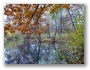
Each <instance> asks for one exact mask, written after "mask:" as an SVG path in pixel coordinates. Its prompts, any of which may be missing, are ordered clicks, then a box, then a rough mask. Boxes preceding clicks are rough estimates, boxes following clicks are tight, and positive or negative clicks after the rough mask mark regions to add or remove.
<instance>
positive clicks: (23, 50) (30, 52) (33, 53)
mask: <svg viewBox="0 0 90 70" xmlns="http://www.w3.org/2000/svg"><path fill="white" fill-rule="evenodd" d="M4 55H5V59H4V60H5V63H6V64H67V63H68V62H70V61H71V60H72V58H73V54H72V53H71V51H69V49H68V47H67V46H66V44H65V43H62V42H60V43H54V42H53V43H36V42H34V43H30V42H29V41H24V43H23V44H22V45H19V46H17V47H13V48H5V52H4Z"/></svg>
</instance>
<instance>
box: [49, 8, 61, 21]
mask: <svg viewBox="0 0 90 70" xmlns="http://www.w3.org/2000/svg"><path fill="white" fill-rule="evenodd" d="M59 11H61V8H60V9H58V10H56V11H55V12H54V13H53V14H50V16H51V19H52V20H54V19H55V18H56V17H57V15H58V13H59Z"/></svg>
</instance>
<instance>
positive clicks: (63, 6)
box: [62, 4, 70, 10]
mask: <svg viewBox="0 0 90 70" xmlns="http://www.w3.org/2000/svg"><path fill="white" fill-rule="evenodd" d="M62 8H66V9H67V10H70V4H63V5H62Z"/></svg>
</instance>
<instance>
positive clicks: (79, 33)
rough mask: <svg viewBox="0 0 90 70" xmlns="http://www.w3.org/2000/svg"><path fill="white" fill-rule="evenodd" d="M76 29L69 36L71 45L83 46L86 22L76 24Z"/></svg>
mask: <svg viewBox="0 0 90 70" xmlns="http://www.w3.org/2000/svg"><path fill="white" fill-rule="evenodd" d="M76 28H77V29H76V31H74V33H71V34H70V36H69V39H70V45H75V46H79V47H80V46H83V45H84V24H83V23H82V24H76Z"/></svg>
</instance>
